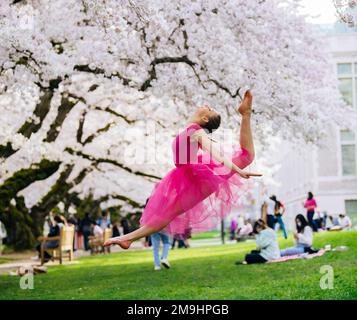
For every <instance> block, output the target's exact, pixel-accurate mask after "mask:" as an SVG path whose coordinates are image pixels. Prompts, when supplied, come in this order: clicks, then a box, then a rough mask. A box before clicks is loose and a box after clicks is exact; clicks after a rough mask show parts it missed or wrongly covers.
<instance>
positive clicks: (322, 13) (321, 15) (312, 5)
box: [301, 0, 336, 24]
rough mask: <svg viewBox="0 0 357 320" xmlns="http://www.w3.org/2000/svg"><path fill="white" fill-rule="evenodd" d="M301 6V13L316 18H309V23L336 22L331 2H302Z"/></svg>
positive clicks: (313, 0) (324, 0) (311, 0)
mask: <svg viewBox="0 0 357 320" xmlns="http://www.w3.org/2000/svg"><path fill="white" fill-rule="evenodd" d="M301 4H302V5H303V6H304V8H303V9H302V11H301V12H302V13H304V14H309V15H313V16H318V17H314V18H309V19H308V21H309V22H312V23H319V24H325V23H334V22H335V21H336V14H335V13H336V11H335V7H334V5H333V1H332V0H302V1H301Z"/></svg>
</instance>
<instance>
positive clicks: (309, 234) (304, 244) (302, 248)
mask: <svg viewBox="0 0 357 320" xmlns="http://www.w3.org/2000/svg"><path fill="white" fill-rule="evenodd" d="M295 223H296V230H297V232H296V233H294V238H295V243H296V245H295V247H290V248H287V249H285V250H281V251H280V255H281V256H282V257H284V256H293V255H296V254H302V253H316V252H317V251H316V250H313V249H312V242H313V237H314V235H313V230H312V228H311V227H310V226H309V223H308V222H307V220H306V219H305V217H304V216H303V215H302V214H298V215H297V216H296V217H295Z"/></svg>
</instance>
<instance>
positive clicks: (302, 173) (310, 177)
mask: <svg viewBox="0 0 357 320" xmlns="http://www.w3.org/2000/svg"><path fill="white" fill-rule="evenodd" d="M325 36H326V41H328V43H329V48H330V53H331V54H332V60H333V61H332V63H333V64H334V65H335V72H336V77H338V79H339V83H340V90H341V93H342V95H343V97H344V99H345V100H346V101H347V102H348V104H350V105H352V106H354V107H355V108H357V32H356V29H354V30H348V29H347V27H343V26H341V25H340V24H339V25H336V26H334V27H333V28H332V29H331V30H329V32H328V33H327V34H326V35H325ZM328 132H329V133H328V138H327V141H326V142H327V144H326V145H327V146H328V147H324V148H319V149H318V148H316V147H314V148H312V147H306V146H301V147H300V148H297V147H296V146H291V145H289V144H285V143H284V144H283V145H282V147H281V148H280V150H281V153H280V154H279V155H278V157H279V158H277V163H280V164H281V168H280V169H279V171H278V172H277V174H276V175H275V176H274V178H275V179H276V181H277V182H278V183H279V186H278V187H270V188H268V190H269V193H270V194H273V193H274V194H276V195H277V196H278V198H279V199H281V200H282V201H283V202H284V204H285V205H286V208H287V211H286V215H285V218H284V219H285V222H286V223H287V225H288V228H290V229H291V228H292V227H293V224H294V217H295V216H296V214H298V213H304V212H305V210H304V208H303V206H302V202H303V201H304V200H305V199H306V196H307V192H308V191H311V192H313V194H314V195H315V199H316V201H317V204H318V207H319V211H320V212H323V211H326V212H327V213H328V214H333V215H336V214H339V213H342V212H345V213H347V214H348V215H349V216H350V217H351V218H352V219H353V220H354V224H355V225H357V147H356V145H357V123H356V130H355V131H347V130H344V129H343V128H332V127H331V128H328Z"/></svg>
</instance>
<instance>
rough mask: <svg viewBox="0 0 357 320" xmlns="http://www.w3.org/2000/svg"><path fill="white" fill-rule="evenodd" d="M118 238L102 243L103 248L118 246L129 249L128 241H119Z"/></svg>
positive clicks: (129, 243) (129, 242)
mask: <svg viewBox="0 0 357 320" xmlns="http://www.w3.org/2000/svg"><path fill="white" fill-rule="evenodd" d="M119 238H120V237H116V238H110V239H108V240H107V241H105V242H104V244H103V245H104V247H109V246H111V245H113V244H117V245H118V246H120V247H121V248H122V249H125V250H126V249H129V247H130V245H131V242H132V241H129V240H121V239H119Z"/></svg>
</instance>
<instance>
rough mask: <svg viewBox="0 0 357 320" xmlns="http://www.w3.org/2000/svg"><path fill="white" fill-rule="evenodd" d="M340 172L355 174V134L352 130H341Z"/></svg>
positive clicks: (356, 169)
mask: <svg viewBox="0 0 357 320" xmlns="http://www.w3.org/2000/svg"><path fill="white" fill-rule="evenodd" d="M340 138H341V154H342V157H341V158H342V174H343V175H344V176H349V175H356V174H357V160H356V159H357V156H356V153H357V150H356V135H355V133H354V132H353V131H349V130H341V134H340Z"/></svg>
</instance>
